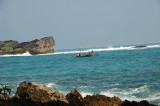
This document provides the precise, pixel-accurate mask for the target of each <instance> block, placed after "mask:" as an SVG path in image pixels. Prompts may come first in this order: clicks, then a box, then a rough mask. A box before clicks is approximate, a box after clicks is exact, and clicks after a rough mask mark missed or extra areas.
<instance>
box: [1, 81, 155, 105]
mask: <svg viewBox="0 0 160 106" xmlns="http://www.w3.org/2000/svg"><path fill="white" fill-rule="evenodd" d="M0 106H157V105H153V104H149V102H148V101H145V100H143V101H140V102H136V101H132V102H130V101H128V100H125V101H122V100H121V99H120V98H118V97H107V96H104V95H99V94H94V95H87V96H86V97H84V98H83V97H82V95H81V94H80V93H79V92H78V91H77V90H76V89H74V90H72V91H71V92H70V93H68V94H67V95H66V96H64V95H63V94H61V93H59V92H58V91H56V90H54V89H52V88H50V87H48V86H46V85H44V84H38V83H35V82H26V81H24V82H22V83H20V85H19V87H18V88H17V92H16V94H15V95H14V96H13V97H12V98H10V97H9V96H8V95H7V94H6V93H5V94H4V93H0Z"/></svg>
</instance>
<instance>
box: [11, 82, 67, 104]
mask: <svg viewBox="0 0 160 106" xmlns="http://www.w3.org/2000/svg"><path fill="white" fill-rule="evenodd" d="M14 97H15V98H18V99H29V100H32V101H35V102H41V103H47V102H51V101H58V100H59V101H62V102H65V103H68V101H67V99H66V98H65V96H64V95H63V94H61V93H59V92H58V91H56V90H53V89H52V88H50V87H47V86H46V85H43V84H38V83H35V82H22V83H21V84H20V85H19V87H18V88H17V92H16V94H15V96H14Z"/></svg>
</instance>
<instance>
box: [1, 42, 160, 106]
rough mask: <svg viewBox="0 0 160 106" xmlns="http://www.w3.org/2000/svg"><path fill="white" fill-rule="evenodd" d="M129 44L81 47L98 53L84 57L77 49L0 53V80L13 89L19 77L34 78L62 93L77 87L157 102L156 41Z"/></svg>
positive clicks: (159, 51)
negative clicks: (138, 46) (143, 45)
mask: <svg viewBox="0 0 160 106" xmlns="http://www.w3.org/2000/svg"><path fill="white" fill-rule="evenodd" d="M132 46H135V45H132ZM132 46H116V47H109V48H108V47H107V48H89V49H85V48H84V49H82V51H81V53H87V52H89V51H91V50H93V51H94V53H95V54H98V56H94V57H84V58H74V57H75V56H76V53H78V52H79V49H70V50H55V53H52V54H47V55H37V56H32V55H30V54H29V53H25V54H21V55H5V56H0V83H3V84H6V85H8V86H9V87H10V88H11V89H12V90H13V91H14V92H16V88H17V87H18V86H19V84H20V83H21V82H22V81H34V82H37V83H42V84H46V85H47V86H49V87H51V88H53V89H55V90H58V91H60V92H61V93H63V94H64V95H66V94H67V93H69V92H70V91H71V90H73V89H77V90H78V91H79V92H80V93H81V94H82V95H83V96H86V95H92V94H96V93H98V94H102V95H106V96H109V97H113V96H118V97H120V98H121V99H122V100H125V99H127V100H135V101H141V100H148V101H149V102H150V103H153V104H157V105H160V44H152V45H147V48H143V49H134V48H132ZM12 95H14V93H12Z"/></svg>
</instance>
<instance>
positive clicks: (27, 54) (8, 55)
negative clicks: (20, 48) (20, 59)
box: [0, 51, 32, 57]
mask: <svg viewBox="0 0 160 106" xmlns="http://www.w3.org/2000/svg"><path fill="white" fill-rule="evenodd" d="M10 56H32V55H31V54H30V53H29V52H28V51H27V52H26V53H23V54H15V55H13V54H6V55H2V56H0V57H10Z"/></svg>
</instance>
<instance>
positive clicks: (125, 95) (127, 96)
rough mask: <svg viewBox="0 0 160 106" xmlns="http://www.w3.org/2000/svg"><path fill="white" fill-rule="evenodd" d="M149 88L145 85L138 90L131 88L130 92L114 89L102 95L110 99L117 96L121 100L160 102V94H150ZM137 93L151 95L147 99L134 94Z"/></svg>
mask: <svg viewBox="0 0 160 106" xmlns="http://www.w3.org/2000/svg"><path fill="white" fill-rule="evenodd" d="M148 87H149V86H147V85H144V86H141V87H138V88H131V89H128V90H124V89H118V88H112V89H110V90H107V91H103V92H101V93H100V94H101V95H105V96H108V97H114V96H117V97H119V98H120V99H121V100H129V101H133V100H134V101H142V100H147V101H156V100H160V92H159V93H156V94H150V91H149V88H148ZM135 93H149V95H150V96H149V95H148V96H146V97H137V96H135V95H134V94H135Z"/></svg>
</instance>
